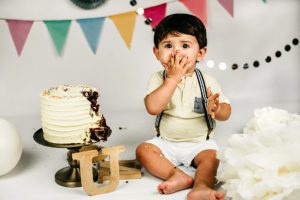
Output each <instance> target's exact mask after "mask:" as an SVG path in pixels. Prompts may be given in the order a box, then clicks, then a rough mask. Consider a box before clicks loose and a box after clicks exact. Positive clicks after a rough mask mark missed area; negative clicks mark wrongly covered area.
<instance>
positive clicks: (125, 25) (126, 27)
mask: <svg viewBox="0 0 300 200" xmlns="http://www.w3.org/2000/svg"><path fill="white" fill-rule="evenodd" d="M109 18H110V19H111V20H112V21H113V22H114V24H115V26H116V27H117V29H118V31H119V33H120V35H121V36H122V38H123V40H124V41H125V43H126V45H127V47H128V49H130V45H131V40H132V35H133V30H134V26H135V20H136V12H128V13H123V14H118V15H113V16H110V17H109Z"/></svg>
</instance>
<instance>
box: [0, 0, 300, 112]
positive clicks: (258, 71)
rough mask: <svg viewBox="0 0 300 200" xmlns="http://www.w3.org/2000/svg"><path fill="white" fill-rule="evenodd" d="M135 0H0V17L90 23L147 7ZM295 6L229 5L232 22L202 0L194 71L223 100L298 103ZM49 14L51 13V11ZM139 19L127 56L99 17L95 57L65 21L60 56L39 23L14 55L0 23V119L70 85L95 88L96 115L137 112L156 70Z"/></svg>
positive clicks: (176, 6)
mask: <svg viewBox="0 0 300 200" xmlns="http://www.w3.org/2000/svg"><path fill="white" fill-rule="evenodd" d="M124 2H126V4H125V3H124ZM137 2H138V5H137V6H135V7H132V6H130V5H129V0H128V1H117V0H110V1H108V2H107V3H106V4H105V5H104V6H103V7H100V8H98V9H96V10H92V11H87V10H81V9H79V8H77V7H76V6H74V5H73V4H72V3H71V2H69V1H51V2H49V1H35V0H27V1H22V2H20V1H8V0H2V1H1V2H0V17H2V18H16V19H43V17H44V19H57V18H66V19H76V16H78V18H80V17H95V15H96V14H95V13H96V11H97V15H98V16H103V15H111V14H115V13H117V12H119V13H121V12H122V10H124V11H126V12H127V11H130V10H135V9H137V8H138V7H140V6H145V7H149V6H150V5H151V4H150V3H148V4H147V3H145V2H147V1H141V0H140V1H137ZM162 2H167V1H153V2H152V3H153V4H152V5H156V4H159V3H162ZM1 4H2V5H1ZM29 5H30V7H29ZM32 5H36V6H38V9H36V10H35V12H31V10H30V9H29V8H32ZM299 7H300V2H299V1H298V0H286V1H281V0H272V1H268V3H263V2H262V1H260V0H255V1H253V0H244V1H235V10H234V12H235V13H234V18H232V17H231V16H230V15H229V14H228V13H227V12H226V11H225V9H224V8H223V7H222V6H221V5H220V4H219V3H218V2H217V0H211V1H208V2H207V13H208V15H207V17H208V25H207V32H208V53H207V56H206V59H205V60H204V61H203V62H202V63H201V65H202V66H201V67H200V68H202V69H203V70H206V71H209V72H211V73H212V74H213V75H215V76H216V77H217V78H218V80H219V82H220V83H221V85H222V86H223V90H224V92H225V94H227V96H229V98H230V99H231V100H235V99H237V102H239V101H245V100H247V101H250V102H252V101H264V102H280V101H286V102H287V103H288V102H290V101H292V102H295V101H299V99H300V94H299V92H298V91H299V85H300V83H299V79H298V75H299V72H300V66H299V63H300V58H299V45H297V46H294V45H292V44H291V41H292V39H293V38H299V35H300V27H299V21H298V20H299V17H300V12H299V10H300V8H299ZM22 8H23V9H22ZM27 8H28V9H27ZM55 8H57V9H59V10H58V11H59V12H55ZM62 8H63V10H62ZM175 12H186V13H189V11H188V9H187V8H186V7H185V6H184V5H183V4H181V3H180V2H177V1H175V2H174V1H173V2H172V1H170V2H169V3H168V6H167V14H171V13H175ZM14 16H15V17H14ZM144 20H145V19H144V17H142V16H137V20H136V26H135V29H134V34H133V39H132V44H131V49H130V50H128V48H127V47H126V45H125V43H124V42H123V40H122V38H121V36H120V34H119V32H118V31H117V29H116V27H115V26H114V24H113V22H112V21H111V20H110V19H109V18H107V19H106V20H105V22H104V26H103V29H102V34H101V36H100V41H99V46H98V51H97V54H96V55H94V54H93V53H92V51H91V50H90V47H89V46H88V44H87V41H86V39H85V38H84V35H83V33H82V31H81V29H80V27H79V24H78V23H76V22H75V21H72V23H71V27H70V30H69V35H68V37H67V40H66V43H65V47H64V50H63V55H62V56H61V57H59V56H58V55H57V53H56V49H55V47H54V44H53V42H52V39H51V38H50V35H49V33H48V30H47V28H46V26H45V24H44V23H43V22H41V21H39V22H35V23H34V24H33V26H32V29H31V31H30V33H29V36H28V38H27V41H26V43H25V45H24V48H23V51H22V54H21V56H20V57H18V55H17V52H16V49H15V46H14V44H13V41H12V38H11V36H10V34H9V30H8V26H7V23H6V22H5V21H4V20H0V91H1V92H0V99H1V104H0V116H1V117H5V116H15V115H39V93H40V91H41V90H42V89H45V88H49V87H52V86H56V85H58V84H78V83H84V84H88V85H92V86H94V87H96V88H98V90H99V91H100V95H101V96H100V104H101V111H102V112H104V113H105V112H110V111H111V110H117V111H122V110H124V109H129V110H130V109H143V107H144V105H143V100H142V99H143V94H144V91H145V87H146V83H147V80H148V78H149V76H150V74H151V73H153V72H155V71H157V70H160V69H161V67H160V65H159V63H158V62H157V61H156V60H155V58H154V56H153V53H152V46H153V42H152V41H153V39H152V38H153V32H152V31H151V27H150V26H147V25H145V23H144ZM286 44H290V45H291V46H292V49H291V51H290V52H286V51H284V46H285V45H286ZM277 50H280V51H281V52H282V56H281V57H280V58H276V57H275V55H274V54H275V51H277ZM268 55H269V56H271V57H272V62H271V63H266V62H265V61H264V59H265V57H266V56H268ZM210 59H211V60H214V62H215V67H214V68H212V69H209V68H207V66H206V61H207V60H210ZM254 60H258V61H259V62H260V66H259V67H258V68H254V67H253V66H252V63H253V61H254ZM219 62H225V63H226V64H227V65H228V68H227V70H225V71H222V70H220V69H219V68H218V64H219ZM246 62H248V63H249V66H250V67H249V69H247V70H243V69H242V65H243V64H244V63H246ZM233 63H237V64H238V65H239V69H238V70H235V71H233V70H232V69H231V64H233ZM298 111H299V110H298Z"/></svg>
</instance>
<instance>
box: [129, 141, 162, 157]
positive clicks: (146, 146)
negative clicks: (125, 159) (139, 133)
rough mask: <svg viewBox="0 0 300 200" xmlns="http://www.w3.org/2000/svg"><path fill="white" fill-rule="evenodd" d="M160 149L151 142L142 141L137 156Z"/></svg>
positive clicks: (136, 152)
mask: <svg viewBox="0 0 300 200" xmlns="http://www.w3.org/2000/svg"><path fill="white" fill-rule="evenodd" d="M156 151H159V149H158V148H157V147H156V146H154V145H153V144H150V143H142V144H140V145H139V146H138V147H137V148H136V151H135V154H136V157H137V158H140V157H141V156H144V155H146V154H148V153H152V152H156Z"/></svg>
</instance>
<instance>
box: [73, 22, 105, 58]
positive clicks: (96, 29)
mask: <svg viewBox="0 0 300 200" xmlns="http://www.w3.org/2000/svg"><path fill="white" fill-rule="evenodd" d="M104 19H105V17H100V18H88V19H78V20H77V22H78V23H79V25H80V27H81V29H82V31H83V33H84V35H85V38H86V39H87V41H88V43H89V45H90V48H91V49H92V51H93V52H94V54H96V52H97V47H98V42H99V36H100V34H101V30H102V25H103V22H104Z"/></svg>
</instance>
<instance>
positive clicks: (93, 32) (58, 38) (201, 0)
mask: <svg viewBox="0 0 300 200" xmlns="http://www.w3.org/2000/svg"><path fill="white" fill-rule="evenodd" d="M178 1H179V2H181V3H182V4H183V5H184V6H185V7H186V8H188V9H189V11H190V12H191V13H192V14H194V15H195V16H197V17H198V18H200V19H201V20H202V22H203V23H204V25H205V26H206V25H207V11H206V9H207V8H206V6H207V1H206V0H178ZM262 1H263V2H264V3H267V0H262ZM218 2H219V3H220V4H221V5H222V7H223V8H224V9H225V10H226V11H227V12H228V13H229V14H230V15H231V16H232V17H233V16H234V0H218ZM169 3H171V2H168V3H162V4H159V5H156V6H152V7H148V8H139V9H143V10H144V12H143V14H141V15H143V16H144V17H145V18H146V19H147V24H148V22H150V25H151V27H152V28H154V27H156V26H157V25H158V23H159V22H160V21H161V20H162V19H163V18H164V17H165V16H166V9H167V4H169ZM136 15H137V13H136V11H132V12H127V13H121V14H117V15H113V16H105V17H98V18H97V17H96V18H85V19H75V20H76V21H77V22H78V23H79V25H80V27H81V29H82V32H83V34H84V36H85V38H86V40H87V41H88V44H89V46H90V48H91V50H92V51H93V53H94V54H96V52H97V48H98V43H99V37H100V35H101V31H102V26H103V24H104V21H105V18H107V17H109V18H110V19H111V20H112V21H113V23H114V24H115V26H116V28H117V29H118V31H119V33H120V35H121V37H122V38H123V40H124V42H125V43H126V45H127V47H128V49H130V47H131V41H132V37H133V32H134V27H135V22H136ZM5 20H6V22H7V24H8V27H9V31H10V34H11V37H12V39H13V42H14V44H15V47H16V50H17V53H18V55H19V56H20V55H21V53H22V49H23V47H24V45H25V42H26V40H27V37H28V34H29V32H30V29H31V27H32V24H33V23H34V22H35V21H28V20H9V19H5ZM71 21H72V19H70V20H44V21H43V22H44V23H45V24H46V26H47V29H48V32H49V34H50V36H51V38H52V41H53V43H54V45H55V48H56V50H57V53H58V54H59V55H60V56H61V55H62V51H63V47H64V45H65V41H66V38H67V35H68V32H69V28H70V24H71Z"/></svg>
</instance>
